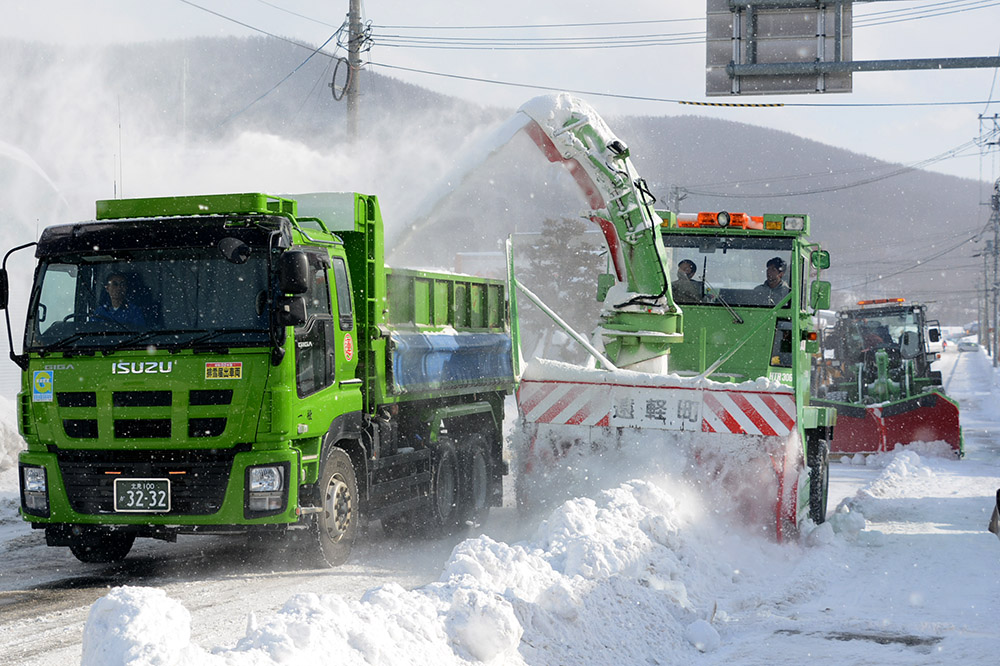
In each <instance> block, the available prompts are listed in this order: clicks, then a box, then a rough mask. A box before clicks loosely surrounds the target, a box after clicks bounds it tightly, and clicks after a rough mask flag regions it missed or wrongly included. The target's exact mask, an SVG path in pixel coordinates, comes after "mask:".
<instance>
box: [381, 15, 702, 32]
mask: <svg viewBox="0 0 1000 666" xmlns="http://www.w3.org/2000/svg"><path fill="white" fill-rule="evenodd" d="M704 20H705V17H703V16H699V17H693V18H675V19H648V20H637V21H597V22H593V23H534V24H531V23H523V24H518V25H379V24H374V25H373V27H375V28H385V29H386V30H526V29H527V30H535V29H547V28H591V27H603V26H610V25H653V24H662V23H685V22H691V21H704Z"/></svg>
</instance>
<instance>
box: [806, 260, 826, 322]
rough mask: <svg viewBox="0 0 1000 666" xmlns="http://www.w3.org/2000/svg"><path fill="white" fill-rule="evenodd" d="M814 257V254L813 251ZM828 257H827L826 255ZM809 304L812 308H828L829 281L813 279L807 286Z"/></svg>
mask: <svg viewBox="0 0 1000 666" xmlns="http://www.w3.org/2000/svg"><path fill="white" fill-rule="evenodd" d="M813 256H814V257H815V256H816V254H815V253H813ZM827 258H828V259H829V257H827ZM809 306H810V307H811V308H812V309H813V310H829V309H830V283H829V282H827V281H826V280H814V281H813V283H812V285H811V286H810V287H809Z"/></svg>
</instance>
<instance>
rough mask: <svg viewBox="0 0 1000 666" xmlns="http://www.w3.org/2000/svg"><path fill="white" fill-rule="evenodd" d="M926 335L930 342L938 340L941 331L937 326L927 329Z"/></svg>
mask: <svg viewBox="0 0 1000 666" xmlns="http://www.w3.org/2000/svg"><path fill="white" fill-rule="evenodd" d="M927 337H928V338H930V341H931V342H938V341H939V340H941V331H940V329H937V328H932V329H930V330H929V331H927Z"/></svg>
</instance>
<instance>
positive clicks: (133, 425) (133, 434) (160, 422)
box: [115, 419, 170, 439]
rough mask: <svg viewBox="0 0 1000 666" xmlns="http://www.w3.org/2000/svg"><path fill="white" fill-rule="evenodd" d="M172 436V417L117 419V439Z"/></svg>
mask: <svg viewBox="0 0 1000 666" xmlns="http://www.w3.org/2000/svg"><path fill="white" fill-rule="evenodd" d="M158 437H170V419H115V438H116V439H156V438H158Z"/></svg>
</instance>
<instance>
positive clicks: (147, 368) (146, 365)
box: [111, 361, 174, 375]
mask: <svg viewBox="0 0 1000 666" xmlns="http://www.w3.org/2000/svg"><path fill="white" fill-rule="evenodd" d="M173 369H174V362H173V361H139V362H138V363H134V362H131V361H115V362H114V363H112V364H111V374H113V375H155V374H159V373H164V374H165V373H168V372H170V371H172V370H173Z"/></svg>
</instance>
